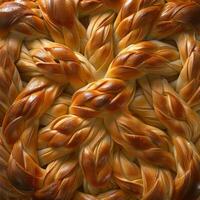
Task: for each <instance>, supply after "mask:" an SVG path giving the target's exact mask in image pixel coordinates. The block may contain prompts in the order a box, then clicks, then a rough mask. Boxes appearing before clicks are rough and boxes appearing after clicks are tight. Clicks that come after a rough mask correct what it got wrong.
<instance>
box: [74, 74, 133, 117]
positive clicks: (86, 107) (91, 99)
mask: <svg viewBox="0 0 200 200" xmlns="http://www.w3.org/2000/svg"><path fill="white" fill-rule="evenodd" d="M131 93H132V90H131V88H129V87H128V86H127V85H126V83H125V82H124V81H121V80H119V79H111V78H105V79H101V80H99V81H96V82H93V83H90V84H88V85H87V86H85V87H83V88H81V89H80V90H78V91H77V92H76V93H75V94H74V96H73V98H72V104H71V107H70V112H71V113H72V114H75V115H78V116H81V117H86V118H88V117H89V118H90V117H97V116H99V117H100V116H103V115H104V116H106V114H105V112H106V113H107V114H113V112H117V111H120V110H122V109H124V108H126V107H127V105H128V101H129V99H130V97H131Z"/></svg>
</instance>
